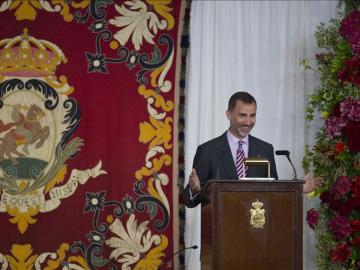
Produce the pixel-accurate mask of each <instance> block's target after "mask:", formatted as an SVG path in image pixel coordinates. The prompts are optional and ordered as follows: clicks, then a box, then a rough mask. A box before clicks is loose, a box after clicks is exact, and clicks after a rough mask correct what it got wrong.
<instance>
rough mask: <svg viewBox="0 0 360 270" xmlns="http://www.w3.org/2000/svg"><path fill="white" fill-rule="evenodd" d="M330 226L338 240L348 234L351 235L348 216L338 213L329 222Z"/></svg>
mask: <svg viewBox="0 0 360 270" xmlns="http://www.w3.org/2000/svg"><path fill="white" fill-rule="evenodd" d="M329 228H330V230H331V231H332V232H333V233H334V235H335V238H336V239H337V240H340V239H343V238H345V237H346V236H349V235H350V234H351V232H352V230H351V226H350V224H349V222H348V220H347V218H345V217H343V216H341V215H336V216H335V217H333V218H332V219H331V220H330V222H329Z"/></svg>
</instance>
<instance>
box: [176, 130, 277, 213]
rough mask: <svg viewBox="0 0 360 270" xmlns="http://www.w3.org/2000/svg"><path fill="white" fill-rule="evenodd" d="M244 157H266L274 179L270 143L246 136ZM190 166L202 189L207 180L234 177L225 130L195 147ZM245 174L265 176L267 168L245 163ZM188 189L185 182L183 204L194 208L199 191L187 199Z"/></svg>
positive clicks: (273, 163) (274, 169)
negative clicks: (245, 153)
mask: <svg viewBox="0 0 360 270" xmlns="http://www.w3.org/2000/svg"><path fill="white" fill-rule="evenodd" d="M248 157H249V158H250V157H264V158H267V159H268V160H269V161H270V174H271V177H274V178H275V179H277V178H278V175H277V171H276V165H275V159H274V148H273V146H272V145H271V144H269V143H267V142H264V141H262V140H260V139H258V138H256V137H254V136H251V135H249V153H248ZM193 168H195V170H196V173H197V175H198V176H199V178H200V184H201V189H202V190H203V189H204V187H205V185H206V183H207V181H208V180H210V179H218V180H224V179H238V176H237V173H236V168H235V163H234V159H233V157H232V155H231V150H230V146H229V143H228V140H227V137H226V132H225V133H224V134H223V135H221V136H219V137H217V138H215V139H213V140H211V141H208V142H206V143H204V144H202V145H200V146H199V147H198V148H197V150H196V154H195V157H194V163H193ZM246 177H267V169H266V168H265V167H264V166H249V168H248V170H247V173H246ZM189 189H190V187H189V185H187V186H186V188H185V190H184V192H183V201H184V203H185V205H186V206H187V207H195V206H197V205H198V204H199V203H201V194H200V195H197V196H196V197H195V198H193V199H192V200H191V199H190V191H189Z"/></svg>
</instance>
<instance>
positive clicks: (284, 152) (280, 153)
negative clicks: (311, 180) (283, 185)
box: [275, 150, 298, 181]
mask: <svg viewBox="0 0 360 270" xmlns="http://www.w3.org/2000/svg"><path fill="white" fill-rule="evenodd" d="M275 154H276V155H278V156H286V158H287V160H288V161H289V163H290V165H291V167H292V169H293V172H294V179H293V180H295V181H297V180H298V178H297V173H296V169H295V167H294V164H293V163H292V162H291V159H290V151H289V150H277V151H275Z"/></svg>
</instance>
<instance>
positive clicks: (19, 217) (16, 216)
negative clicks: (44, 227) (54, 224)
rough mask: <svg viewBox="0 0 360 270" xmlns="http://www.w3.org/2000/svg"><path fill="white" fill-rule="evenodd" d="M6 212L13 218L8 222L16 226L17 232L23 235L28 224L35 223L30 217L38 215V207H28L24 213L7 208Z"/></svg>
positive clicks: (16, 209) (15, 208)
mask: <svg viewBox="0 0 360 270" xmlns="http://www.w3.org/2000/svg"><path fill="white" fill-rule="evenodd" d="M6 212H7V213H8V214H9V215H10V216H13V218H10V222H11V223H13V224H17V227H18V229H19V231H20V232H21V233H22V234H23V233H24V232H25V231H26V230H27V228H28V226H29V224H34V223H35V222H36V221H37V220H36V219H34V218H32V216H36V215H37V214H38V213H39V207H36V208H33V207H29V208H27V211H26V212H20V211H19V208H17V207H9V206H8V207H7V208H6Z"/></svg>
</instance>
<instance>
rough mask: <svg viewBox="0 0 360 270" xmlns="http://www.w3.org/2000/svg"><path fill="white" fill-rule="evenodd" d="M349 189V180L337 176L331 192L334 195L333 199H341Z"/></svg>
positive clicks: (350, 184) (345, 177) (350, 185)
mask: <svg viewBox="0 0 360 270" xmlns="http://www.w3.org/2000/svg"><path fill="white" fill-rule="evenodd" d="M351 188H352V182H351V179H350V178H349V177H347V176H339V177H338V179H336V181H335V183H334V185H333V188H332V191H333V192H334V194H335V199H340V198H341V197H343V196H344V195H345V194H346V193H348V192H349V191H351Z"/></svg>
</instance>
